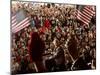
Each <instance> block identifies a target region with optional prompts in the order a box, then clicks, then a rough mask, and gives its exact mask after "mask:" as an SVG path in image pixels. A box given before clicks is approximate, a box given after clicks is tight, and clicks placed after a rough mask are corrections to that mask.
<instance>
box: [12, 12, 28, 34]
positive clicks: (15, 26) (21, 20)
mask: <svg viewBox="0 0 100 75" xmlns="http://www.w3.org/2000/svg"><path fill="white" fill-rule="evenodd" d="M11 20H12V21H11V24H12V25H11V28H12V32H13V33H17V32H18V31H20V30H22V29H23V28H25V27H27V26H29V25H30V20H29V18H28V17H27V16H26V13H25V11H24V10H20V11H18V12H17V13H16V14H14V15H12V17H11Z"/></svg>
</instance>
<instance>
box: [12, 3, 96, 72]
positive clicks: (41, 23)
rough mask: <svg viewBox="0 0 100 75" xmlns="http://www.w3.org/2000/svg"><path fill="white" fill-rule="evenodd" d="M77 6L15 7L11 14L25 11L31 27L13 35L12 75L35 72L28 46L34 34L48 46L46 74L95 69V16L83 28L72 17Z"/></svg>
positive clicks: (45, 57)
mask: <svg viewBox="0 0 100 75" xmlns="http://www.w3.org/2000/svg"><path fill="white" fill-rule="evenodd" d="M75 8H76V5H66V4H57V5H56V4H53V3H49V4H48V3H40V4H39V3H36V5H35V4H34V3H28V2H27V3H23V2H22V3H21V2H20V3H16V4H15V5H13V4H12V14H14V13H16V12H17V11H19V10H21V9H24V10H25V11H26V12H27V16H28V17H29V18H30V19H31V25H30V26H28V27H26V28H24V29H22V30H21V31H19V32H17V33H15V34H12V47H11V71H12V73H36V68H35V64H34V63H33V62H32V60H31V58H30V55H29V51H28V44H29V40H30V37H31V36H30V33H31V32H33V31H34V32H38V33H39V34H40V38H41V39H42V40H43V41H44V43H45V50H44V53H43V57H42V58H43V61H44V65H45V67H46V69H47V72H53V71H54V72H55V71H73V70H87V69H95V68H96V23H95V16H94V17H93V18H92V21H91V23H90V24H89V25H84V24H83V23H81V22H80V21H78V20H77V19H76V18H75V16H74V15H73V14H74V12H75Z"/></svg>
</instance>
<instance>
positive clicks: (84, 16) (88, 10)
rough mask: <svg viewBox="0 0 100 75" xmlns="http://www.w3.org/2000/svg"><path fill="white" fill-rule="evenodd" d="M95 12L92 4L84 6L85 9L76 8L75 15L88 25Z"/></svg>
mask: <svg viewBox="0 0 100 75" xmlns="http://www.w3.org/2000/svg"><path fill="white" fill-rule="evenodd" d="M94 14H95V11H94V10H93V9H92V7H91V6H84V8H83V10H82V11H80V10H78V9H76V12H75V16H76V18H77V19H79V20H80V21H82V22H83V23H84V24H86V25H88V24H89V23H90V21H91V18H92V17H93V15H94Z"/></svg>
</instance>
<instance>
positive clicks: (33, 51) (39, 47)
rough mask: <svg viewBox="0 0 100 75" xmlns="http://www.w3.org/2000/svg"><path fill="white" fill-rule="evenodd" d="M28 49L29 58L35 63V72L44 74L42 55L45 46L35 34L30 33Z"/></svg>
mask: <svg viewBox="0 0 100 75" xmlns="http://www.w3.org/2000/svg"><path fill="white" fill-rule="evenodd" d="M28 49H29V54H30V57H31V59H32V61H33V62H34V63H35V69H36V72H45V71H46V69H45V66H44V64H43V59H42V55H43V52H44V50H45V44H44V42H43V40H42V39H41V38H40V36H39V34H38V33H37V32H32V33H31V39H30V42H29V46H28Z"/></svg>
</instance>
